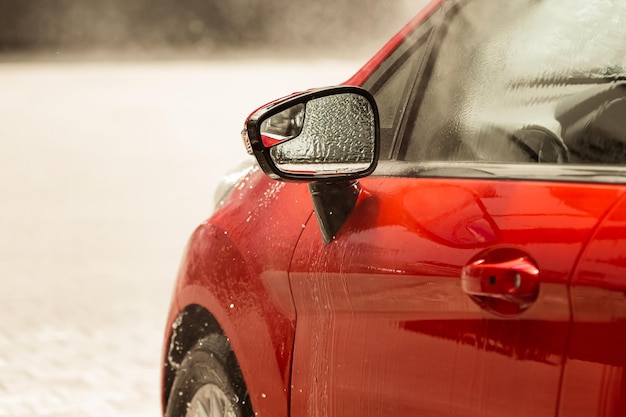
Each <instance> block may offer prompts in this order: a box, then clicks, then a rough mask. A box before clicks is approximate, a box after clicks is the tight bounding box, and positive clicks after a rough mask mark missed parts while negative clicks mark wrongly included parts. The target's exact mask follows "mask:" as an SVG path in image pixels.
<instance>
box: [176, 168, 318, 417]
mask: <svg viewBox="0 0 626 417" xmlns="http://www.w3.org/2000/svg"><path fill="white" fill-rule="evenodd" d="M310 200H311V199H310V196H309V194H308V190H307V187H306V185H304V184H286V183H280V182H276V181H273V180H270V179H269V178H267V177H266V176H265V175H263V173H262V172H261V171H260V169H259V168H258V167H257V168H255V169H253V170H252V172H250V173H249V174H248V175H247V176H246V178H244V180H243V181H241V182H240V183H239V184H237V186H236V187H235V189H234V190H233V193H232V195H231V197H230V199H229V200H228V202H225V203H224V205H223V206H222V208H221V209H220V210H218V211H217V212H216V213H215V215H214V216H213V217H212V218H211V219H210V220H209V221H207V222H205V223H204V224H202V225H200V226H199V227H198V228H197V229H196V231H195V232H194V234H193V236H192V237H191V240H190V242H189V245H188V249H187V251H186V254H185V256H184V259H183V263H182V265H181V269H180V272H179V276H178V280H177V287H176V289H175V294H176V297H175V300H174V305H175V306H176V307H174V308H173V309H172V312H171V313H170V318H169V322H170V323H174V322H175V320H176V317H177V316H178V314H180V312H181V311H182V310H183V309H184V308H185V307H186V306H189V305H194V304H196V305H200V306H202V307H204V308H205V309H206V310H207V311H209V312H210V313H211V314H212V315H213V316H214V317H215V318H216V320H217V321H218V323H219V324H220V326H221V327H222V330H223V331H224V334H225V335H226V336H227V337H228V338H229V339H230V341H231V345H232V347H233V350H234V352H235V354H236V356H237V359H238V361H239V365H240V367H241V369H242V373H243V376H244V379H245V380H246V381H254V383H251V384H250V386H249V387H248V390H249V394H250V399H251V401H252V403H253V405H254V410H255V411H256V412H258V413H259V414H260V415H286V414H287V412H288V410H287V407H288V406H287V405H288V401H289V400H288V397H289V380H290V373H291V352H292V345H293V334H294V329H295V312H294V310H293V305H292V302H291V295H290V290H289V283H288V279H287V270H288V267H289V263H290V261H291V255H292V252H293V248H294V247H295V243H296V241H297V239H298V237H299V234H300V233H299V231H302V230H303V225H304V224H305V223H306V222H307V221H308V219H309V218H310V217H311V214H312V212H313V209H312V205H311V201H310ZM284 201H289V204H284ZM251 236H253V237H254V238H250V237H251Z"/></svg>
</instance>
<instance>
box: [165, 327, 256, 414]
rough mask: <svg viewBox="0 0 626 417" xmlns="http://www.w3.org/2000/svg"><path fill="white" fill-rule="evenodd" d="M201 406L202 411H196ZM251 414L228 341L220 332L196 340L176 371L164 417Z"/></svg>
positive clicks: (246, 394) (241, 378)
mask: <svg viewBox="0 0 626 417" xmlns="http://www.w3.org/2000/svg"><path fill="white" fill-rule="evenodd" d="M200 409H203V411H204V414H202V413H198V410H200ZM202 415H208V416H209V417H216V416H221V417H252V416H253V413H252V407H251V405H250V401H249V398H248V393H247V390H246V388H245V384H244V382H243V377H242V376H241V371H240V370H239V366H238V365H237V362H236V359H235V355H234V354H233V352H232V350H231V348H230V344H229V343H228V340H227V339H226V338H225V337H224V336H222V335H219V334H212V335H209V336H207V337H205V338H203V339H201V340H199V341H198V343H196V344H195V345H194V347H193V348H191V350H190V351H189V352H188V353H187V355H186V356H185V359H184V360H183V362H182V363H181V365H180V368H179V369H178V370H177V371H176V376H175V377H174V382H173V384H172V390H171V391H170V395H169V399H168V402H167V408H166V410H165V416H166V417H192V416H202Z"/></svg>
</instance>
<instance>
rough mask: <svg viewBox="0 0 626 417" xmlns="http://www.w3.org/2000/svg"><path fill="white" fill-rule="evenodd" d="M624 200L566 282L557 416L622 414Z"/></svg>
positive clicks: (625, 393) (625, 380) (625, 390)
mask: <svg viewBox="0 0 626 417" xmlns="http://www.w3.org/2000/svg"><path fill="white" fill-rule="evenodd" d="M625 230H626V198H622V199H621V200H620V201H619V203H618V204H616V205H615V207H613V209H612V210H611V213H610V214H609V215H608V216H607V218H606V219H605V220H604V221H603V222H602V224H601V226H600V227H599V228H598V230H597V231H596V232H595V233H594V236H593V238H592V240H591V242H590V243H589V245H588V247H587V249H586V250H585V252H584V254H583V256H582V257H581V261H580V263H579V265H578V268H577V270H576V274H575V275H574V278H573V281H572V289H571V293H572V304H573V327H572V336H571V342H570V346H569V349H568V352H567V361H566V363H565V373H564V378H563V393H562V398H561V410H560V415H562V416H569V415H581V416H582V415H587V416H623V415H626V373H625V372H624V367H625V366H626V355H625V354H624V347H625V346H626V279H625V277H626V246H625V245H624V231H625Z"/></svg>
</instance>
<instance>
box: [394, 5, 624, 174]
mask: <svg viewBox="0 0 626 417" xmlns="http://www.w3.org/2000/svg"><path fill="white" fill-rule="evenodd" d="M563 4H564V3H563V2H561V1H559V0H543V1H541V2H538V1H534V0H519V1H511V2H494V1H493V0H472V1H463V0H461V1H458V2H448V3H445V4H444V6H443V7H446V6H447V9H446V10H445V11H443V12H442V16H443V19H442V24H441V25H440V26H439V27H438V28H437V33H436V35H435V36H434V38H436V39H435V40H434V41H433V42H432V47H431V48H429V49H428V58H427V59H426V61H427V62H426V63H425V64H424V70H420V71H421V73H420V74H419V82H418V83H417V84H415V86H414V93H413V94H412V96H411V99H410V102H409V104H407V105H406V107H405V108H406V109H407V110H406V111H405V114H404V116H403V117H404V120H405V122H402V123H401V128H400V130H398V131H397V132H396V138H400V139H395V140H394V141H395V142H397V141H400V142H401V143H400V144H399V145H398V144H395V145H394V146H395V151H394V153H393V157H394V159H397V160H401V161H407V162H420V163H421V162H449V161H462V162H489V163H519V164H526V163H536V162H541V163H566V162H569V163H576V164H580V163H584V164H618V165H625V164H626V126H625V125H624V124H623V122H622V121H623V115H624V114H626V42H624V39H626V38H625V36H626V2H617V3H612V2H604V1H602V0H568V3H567V4H568V6H567V7H563ZM581 11H582V12H581ZM591 11H593V13H592V12H591ZM485 22H489V23H488V24H485ZM599 45H602V47H599Z"/></svg>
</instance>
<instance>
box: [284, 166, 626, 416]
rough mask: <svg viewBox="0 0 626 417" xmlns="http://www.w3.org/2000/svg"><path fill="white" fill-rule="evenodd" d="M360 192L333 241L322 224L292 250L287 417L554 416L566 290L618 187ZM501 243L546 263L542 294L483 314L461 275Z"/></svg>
mask: <svg viewBox="0 0 626 417" xmlns="http://www.w3.org/2000/svg"><path fill="white" fill-rule="evenodd" d="M362 184H363V186H364V188H365V190H366V192H367V195H368V197H367V198H366V199H364V200H363V201H361V202H360V203H359V205H358V206H357V207H356V209H355V211H354V212H353V213H352V215H351V217H350V219H349V220H348V223H347V224H346V225H345V226H344V228H343V229H342V231H341V232H340V233H339V235H338V236H337V238H336V240H335V241H334V242H332V243H331V244H329V245H326V246H325V245H323V244H322V243H321V237H320V233H319V230H318V227H317V225H316V224H315V222H309V223H308V224H307V228H306V230H305V232H304V234H303V236H302V238H301V239H300V241H299V242H298V247H297V250H296V254H295V256H294V260H293V264H292V273H291V275H290V280H291V287H292V292H293V295H294V301H295V308H296V312H297V318H298V319H297V328H296V345H295V353H294V364H293V391H292V415H294V416H304V415H321V416H357V415H358V416H364V415H365V416H374V415H383V414H384V415H387V414H396V415H437V416H502V415H507V416H529V415H532V416H551V417H552V416H554V415H556V413H557V408H558V403H557V401H558V397H559V395H558V394H559V388H560V378H561V371H562V363H563V360H564V355H565V352H566V350H567V340H568V332H569V323H570V303H569V297H568V288H567V286H568V282H569V279H570V277H571V274H572V271H573V268H574V265H575V262H576V260H577V258H578V256H579V254H580V252H581V251H582V249H583V245H584V242H586V241H587V240H588V239H589V238H590V237H591V235H592V233H593V231H594V228H595V226H596V224H597V223H598V220H599V219H600V218H601V217H602V216H603V215H604V213H605V212H606V211H607V210H608V208H609V207H611V206H612V205H613V204H614V202H615V200H616V199H617V198H618V196H619V195H620V193H622V192H623V190H624V188H623V187H611V186H603V185H595V186H594V185H559V184H552V183H542V182H535V183H532V182H504V181H471V180H449V179H446V180H432V179H392V178H384V179H365V180H362ZM494 248H496V249H502V248H507V249H515V250H518V251H520V252H523V253H525V254H527V255H528V258H529V259H533V260H534V262H536V265H537V267H538V269H539V281H540V282H539V286H540V289H539V294H538V297H537V299H536V301H534V302H533V303H532V305H531V306H530V307H529V308H528V309H527V310H526V311H525V312H524V313H522V314H517V315H509V316H505V315H497V314H494V313H491V312H488V311H486V310H485V309H484V308H481V307H480V306H479V305H478V304H476V303H474V302H473V301H472V300H471V299H470V297H469V296H468V295H467V294H465V293H464V292H463V289H462V285H461V275H462V269H463V267H464V266H465V265H466V264H467V263H468V262H470V261H471V260H472V259H473V258H474V257H475V256H476V255H480V254H481V253H483V252H484V251H485V250H493V249H494ZM500 301H501V302H505V301H502V300H500Z"/></svg>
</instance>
